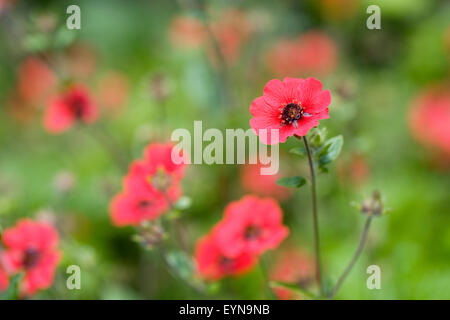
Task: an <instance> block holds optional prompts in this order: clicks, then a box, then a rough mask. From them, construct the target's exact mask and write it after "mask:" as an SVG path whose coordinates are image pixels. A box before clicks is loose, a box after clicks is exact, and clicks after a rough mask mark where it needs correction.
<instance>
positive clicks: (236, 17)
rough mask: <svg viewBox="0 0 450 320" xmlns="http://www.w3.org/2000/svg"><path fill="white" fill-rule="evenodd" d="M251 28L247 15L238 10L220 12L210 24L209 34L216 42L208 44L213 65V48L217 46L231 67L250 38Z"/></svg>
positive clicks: (214, 59)
mask: <svg viewBox="0 0 450 320" xmlns="http://www.w3.org/2000/svg"><path fill="white" fill-rule="evenodd" d="M251 30H252V26H251V24H250V21H249V19H248V18H247V15H246V14H245V13H244V12H243V11H240V10H238V9H234V8H232V9H228V10H226V11H224V12H221V13H220V14H219V16H218V17H217V18H216V19H215V20H214V21H213V22H212V23H211V33H212V35H213V37H214V39H215V41H217V43H216V44H214V43H209V51H210V55H209V56H210V58H211V60H212V63H213V65H216V63H217V57H216V55H215V54H213V46H214V45H217V46H218V47H219V48H218V49H219V50H220V53H221V54H222V55H223V57H224V59H225V61H226V62H227V64H228V65H232V64H234V63H235V62H236V60H237V59H238V57H239V53H240V51H241V47H242V45H243V44H244V43H245V41H247V39H248V38H249V37H250V34H251Z"/></svg>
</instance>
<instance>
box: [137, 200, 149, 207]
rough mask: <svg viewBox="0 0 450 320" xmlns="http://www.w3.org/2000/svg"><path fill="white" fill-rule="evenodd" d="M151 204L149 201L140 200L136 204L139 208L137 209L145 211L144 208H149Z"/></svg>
mask: <svg viewBox="0 0 450 320" xmlns="http://www.w3.org/2000/svg"><path fill="white" fill-rule="evenodd" d="M151 204H152V203H151V201H149V200H141V201H139V203H138V207H139V209H146V208H148V207H150V205H151Z"/></svg>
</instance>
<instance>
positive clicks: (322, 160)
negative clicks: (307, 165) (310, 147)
mask: <svg viewBox="0 0 450 320" xmlns="http://www.w3.org/2000/svg"><path fill="white" fill-rule="evenodd" d="M343 144H344V138H343V137H342V135H339V136H336V137H333V138H331V139H328V140H327V141H326V142H325V144H324V145H323V146H322V148H321V150H320V151H319V154H318V156H319V165H320V166H323V165H326V164H328V163H330V162H333V161H334V160H336V159H337V157H338V156H339V154H340V153H341V150H342V145H343Z"/></svg>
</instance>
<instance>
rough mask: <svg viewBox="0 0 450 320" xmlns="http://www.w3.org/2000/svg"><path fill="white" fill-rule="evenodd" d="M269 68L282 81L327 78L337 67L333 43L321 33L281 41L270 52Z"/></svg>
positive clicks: (268, 58) (310, 33) (335, 49)
mask: <svg viewBox="0 0 450 320" xmlns="http://www.w3.org/2000/svg"><path fill="white" fill-rule="evenodd" d="M267 60H268V61H267V62H268V65H269V67H270V68H271V69H272V70H273V71H274V72H275V74H276V75H277V76H279V77H286V76H299V75H300V76H312V75H314V76H319V75H320V76H325V75H328V74H330V73H332V72H333V71H334V69H335V68H336V64H337V48H336V44H335V43H334V41H333V40H332V39H331V38H330V37H329V36H328V35H327V34H325V33H323V32H321V31H309V32H307V33H305V34H302V35H301V36H300V37H299V38H298V39H294V40H291V39H285V40H280V41H278V42H277V43H275V45H274V46H273V47H272V48H271V49H270V50H269V52H268V55H267Z"/></svg>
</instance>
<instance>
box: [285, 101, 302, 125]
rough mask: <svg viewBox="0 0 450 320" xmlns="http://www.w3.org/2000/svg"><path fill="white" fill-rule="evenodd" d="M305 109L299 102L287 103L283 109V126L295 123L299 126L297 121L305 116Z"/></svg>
mask: <svg viewBox="0 0 450 320" xmlns="http://www.w3.org/2000/svg"><path fill="white" fill-rule="evenodd" d="M303 113H304V109H303V108H302V107H301V106H300V105H299V104H297V103H289V104H287V105H286V106H285V107H284V108H283V110H282V111H281V126H284V125H289V124H293V125H294V126H295V127H296V128H297V121H298V120H299V119H300V118H301V117H302V116H303Z"/></svg>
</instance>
